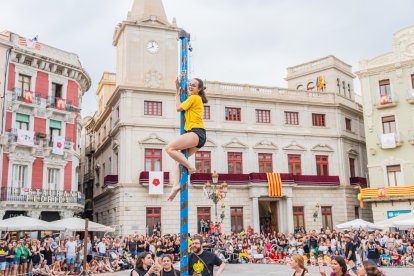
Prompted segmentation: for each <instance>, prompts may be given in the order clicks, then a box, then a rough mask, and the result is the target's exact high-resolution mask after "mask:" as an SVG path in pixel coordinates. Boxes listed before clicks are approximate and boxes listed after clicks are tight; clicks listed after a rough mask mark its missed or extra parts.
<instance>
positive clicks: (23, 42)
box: [19, 36, 41, 50]
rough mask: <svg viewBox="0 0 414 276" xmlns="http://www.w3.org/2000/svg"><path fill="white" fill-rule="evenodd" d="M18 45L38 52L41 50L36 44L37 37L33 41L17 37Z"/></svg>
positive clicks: (38, 44)
mask: <svg viewBox="0 0 414 276" xmlns="http://www.w3.org/2000/svg"><path fill="white" fill-rule="evenodd" d="M19 44H20V45H22V46H26V47H29V48H33V49H36V50H40V48H41V44H40V43H39V42H38V36H35V37H34V38H33V39H28V38H25V37H22V36H19Z"/></svg>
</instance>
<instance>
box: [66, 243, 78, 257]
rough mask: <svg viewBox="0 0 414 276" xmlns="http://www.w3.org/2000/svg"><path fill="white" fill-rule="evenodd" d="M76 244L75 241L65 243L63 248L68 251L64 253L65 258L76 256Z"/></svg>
mask: <svg viewBox="0 0 414 276" xmlns="http://www.w3.org/2000/svg"><path fill="white" fill-rule="evenodd" d="M77 245H78V243H77V242H76V241H68V242H66V245H65V247H66V248H67V249H68V252H67V253H66V255H67V256H76V246H77Z"/></svg>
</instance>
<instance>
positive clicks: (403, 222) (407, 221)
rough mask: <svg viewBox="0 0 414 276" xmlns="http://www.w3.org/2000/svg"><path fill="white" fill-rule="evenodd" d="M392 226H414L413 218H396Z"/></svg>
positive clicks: (406, 227)
mask: <svg viewBox="0 0 414 276" xmlns="http://www.w3.org/2000/svg"><path fill="white" fill-rule="evenodd" d="M394 226H395V227H398V228H400V229H411V228H414V218H410V219H403V220H397V221H395V222H394Z"/></svg>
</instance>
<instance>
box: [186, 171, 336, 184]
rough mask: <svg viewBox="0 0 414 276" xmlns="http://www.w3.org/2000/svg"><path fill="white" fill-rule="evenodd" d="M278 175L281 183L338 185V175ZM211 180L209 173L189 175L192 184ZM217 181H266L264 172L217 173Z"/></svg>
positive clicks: (238, 182) (234, 182)
mask: <svg viewBox="0 0 414 276" xmlns="http://www.w3.org/2000/svg"><path fill="white" fill-rule="evenodd" d="M280 177H281V179H282V182H283V184H296V185H298V186H338V185H339V184H340V181H339V176H319V175H293V174H290V173H281V174H280ZM207 181H210V182H211V181H212V179H211V174H210V173H194V174H192V175H191V183H192V184H204V183H206V182H207ZM219 181H220V182H223V181H226V182H227V184H229V185H247V184H254V183H267V176H266V174H265V173H250V174H219Z"/></svg>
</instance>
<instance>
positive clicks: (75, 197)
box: [0, 187, 85, 205]
mask: <svg viewBox="0 0 414 276" xmlns="http://www.w3.org/2000/svg"><path fill="white" fill-rule="evenodd" d="M0 201H17V202H46V203H47V202H49V203H76V204H81V205H84V204H85V195H83V194H82V193H81V192H77V191H64V190H44V189H31V188H11V187H7V188H4V187H3V188H1V189H0Z"/></svg>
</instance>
